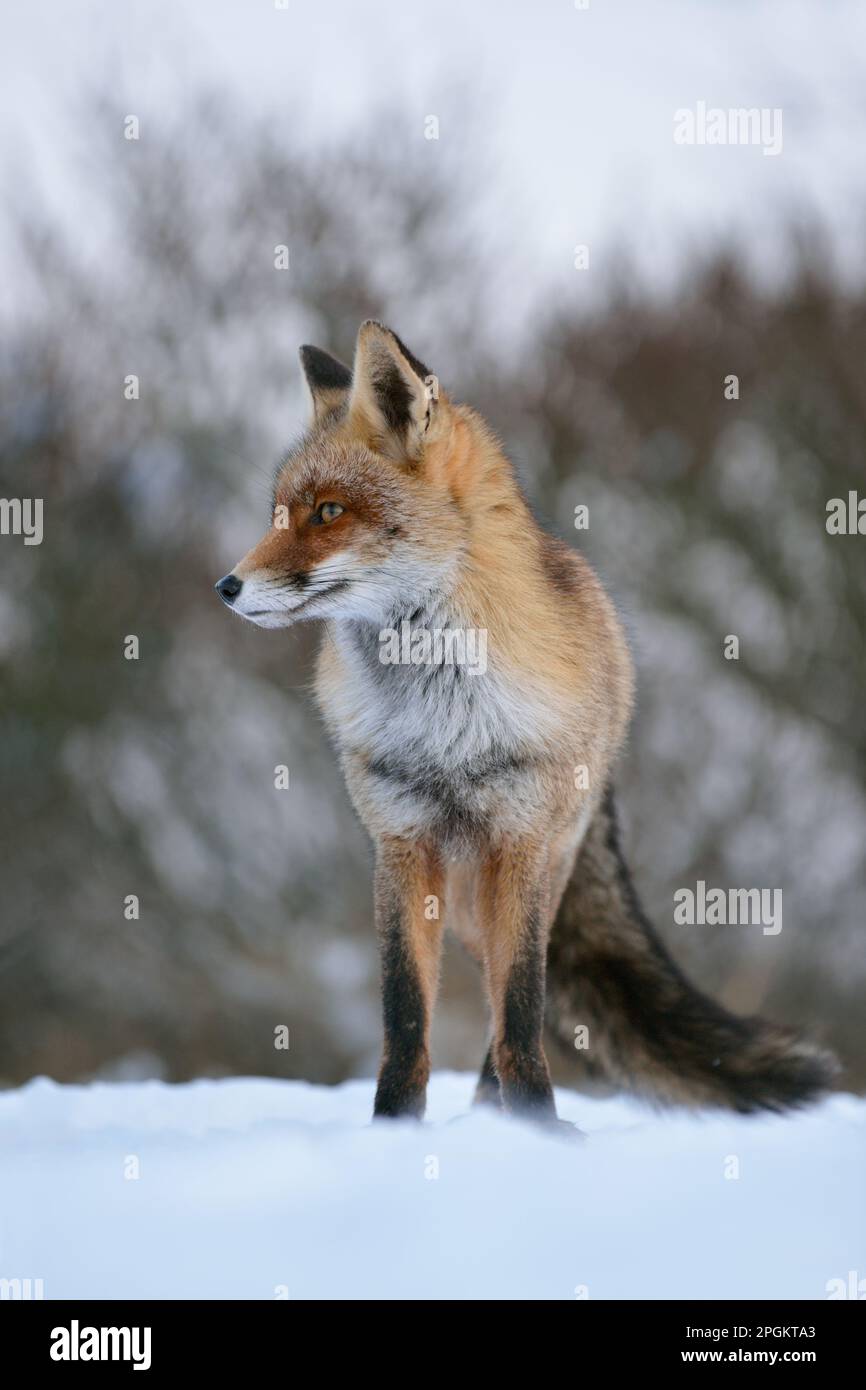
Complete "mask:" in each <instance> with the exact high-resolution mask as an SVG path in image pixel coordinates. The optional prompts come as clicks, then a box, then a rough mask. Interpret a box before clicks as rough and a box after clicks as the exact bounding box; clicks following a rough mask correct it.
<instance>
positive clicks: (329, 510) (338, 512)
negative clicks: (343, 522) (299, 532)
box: [310, 502, 346, 526]
mask: <svg viewBox="0 0 866 1390" xmlns="http://www.w3.org/2000/svg"><path fill="white" fill-rule="evenodd" d="M345 510H346V509H345V507H341V506H340V504H339V502H323V503H322V505H321V506H320V507H319V508H317V510H316V511H315V512H314V513H313V515H312V516H311V517H310V520H311V521H312V522H315V524H316V525H317V526H323V525H324V526H327V525H328V523H329V522H331V521H336V520H337V517H338V516H342V514H343V512H344V511H345Z"/></svg>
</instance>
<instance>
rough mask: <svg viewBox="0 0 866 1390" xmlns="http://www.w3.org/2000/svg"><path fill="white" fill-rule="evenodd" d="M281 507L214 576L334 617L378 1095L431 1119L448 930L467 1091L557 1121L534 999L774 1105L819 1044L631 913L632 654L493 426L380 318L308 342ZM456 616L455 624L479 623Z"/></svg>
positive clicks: (335, 703) (827, 1071)
mask: <svg viewBox="0 0 866 1390" xmlns="http://www.w3.org/2000/svg"><path fill="white" fill-rule="evenodd" d="M301 362H302V366H303V370H304V375H305V377H306V382H307V385H308V388H309V393H310V396H311V401H312V419H311V422H310V426H309V430H308V432H307V434H306V436H305V437H304V439H303V441H302V442H301V443H300V444H299V445H298V446H297V447H295V448H294V449H292V451H291V452H290V454H289V456H288V458H287V459H286V460H285V461H284V462H283V464H282V465H281V467H280V469H279V472H278V474H277V477H276V480H275V486H274V497H273V516H272V524H271V527H270V529H269V530H268V531H267V533H266V534H265V536H264V537H263V539H262V540H261V541H259V543H258V545H256V546H254V547H253V549H252V550H250V552H249V553H248V554H247V555H245V556H244V558H243V559H242V560H241V561H240V563H239V564H237V565H236V566H235V568H234V570H233V571H232V572H231V573H230V574H227V575H226V576H225V578H223V579H221V580H219V582H218V583H217V585H216V588H217V591H218V592H219V594H220V596H221V598H222V599H223V601H224V602H225V603H226V604H228V606H229V607H230V608H231V609H232V610H233V612H235V613H238V614H240V615H241V616H242V617H244V618H247V619H249V620H250V622H253V623H257V624H258V625H259V626H260V627H265V628H280V627H288V626H290V625H291V624H292V623H294V622H299V621H303V620H308V619H314V618H316V619H322V620H323V621H324V622H325V624H326V627H325V633H324V641H323V643H322V647H321V651H320V656H319V662H318V672H317V679H316V695H317V700H318V703H319V706H320V708H321V710H322V712H323V714H324V717H325V721H326V723H327V725H328V727H329V730H330V733H331V736H332V738H333V740H334V743H335V745H336V748H337V752H338V754H339V758H340V762H341V765H342V768H343V771H344V774H345V778H346V782H347V786H348V790H349V793H350V796H351V798H352V801H353V803H354V805H355V807H356V809H357V811H358V814H359V816H360V818H361V820H362V821H363V823H364V825H365V826H366V827H367V829H368V831H369V833H370V835H371V836H372V838H373V840H374V842H375V849H376V867H375V912H376V923H377V931H378V937H379V943H380V948H381V963H382V998H383V1011H384V1047H383V1055H382V1062H381V1066H380V1070H379V1077H378V1085H377V1089H376V1099H375V1108H374V1113H375V1115H376V1116H407V1115H411V1116H421V1115H423V1113H424V1106H425V1094H426V1087H427V1081H428V1077H429V1071H430V1061H429V1033H430V1021H431V1016H432V1013H433V1006H434V1002H435V997H436V991H437V985H438V978H439V955H440V946H441V939H442V931H443V928H444V927H445V926H447V927H448V928H449V929H450V930H452V931H453V932H455V933H456V934H457V936H458V937H459V938H460V940H461V941H462V942H463V943H464V945H465V946H466V948H467V949H468V951H469V952H470V954H471V955H472V956H473V957H474V958H475V960H476V961H477V962H478V965H479V966H480V967H481V970H482V971H483V976H484V981H485V985H486V989H487V994H488V998H489V1003H490V1014H491V1041H490V1047H489V1050H488V1053H487V1057H486V1059H485V1061H484V1065H483V1067H482V1070H481V1076H480V1080H479V1083H478V1090H477V1099H478V1100H479V1101H481V1102H489V1103H494V1104H496V1105H501V1106H503V1107H504V1108H505V1109H506V1110H507V1111H510V1112H514V1113H517V1114H522V1115H527V1116H530V1117H534V1118H537V1119H539V1120H541V1121H545V1122H547V1121H549V1122H551V1123H555V1122H556V1111H555V1105H554V1097H553V1090H552V1087H551V1081H550V1074H549V1071H548V1065H547V1060H546V1057H545V1053H544V1046H543V1039H542V1034H543V1027H544V1023H545V1018H546V1019H547V1022H548V1024H549V1025H551V1027H552V1030H553V1032H554V1034H555V1035H556V1036H557V1037H558V1038H559V1040H560V1041H563V1042H565V1044H566V1045H569V1044H571V1045H572V1046H573V1044H574V1037H575V1030H576V1028H577V1027H578V1026H579V1025H586V1026H587V1027H588V1029H589V1048H588V1052H587V1053H586V1054H584V1055H585V1056H588V1058H589V1059H590V1061H591V1064H592V1067H593V1069H594V1070H595V1071H596V1072H597V1073H598V1074H599V1075H600V1076H604V1077H607V1078H608V1079H611V1080H613V1081H615V1082H616V1083H618V1084H619V1085H621V1086H625V1087H627V1088H631V1089H634V1090H636V1091H639V1092H643V1093H646V1094H648V1095H649V1096H651V1097H654V1098H656V1099H658V1100H662V1101H675V1102H676V1101H678V1102H684V1103H691V1104H717V1105H726V1106H729V1107H732V1108H733V1109H735V1110H739V1111H751V1110H756V1109H760V1108H766V1109H771V1110H781V1109H784V1108H785V1107H788V1106H793V1105H797V1104H799V1103H802V1102H805V1101H808V1100H810V1099H812V1098H814V1097H816V1096H818V1095H819V1094H820V1093H821V1092H822V1091H823V1090H824V1089H826V1088H827V1087H828V1086H829V1084H830V1082H831V1080H832V1077H833V1075H834V1070H835V1064H834V1060H833V1058H832V1057H831V1056H830V1055H829V1054H827V1053H825V1052H823V1051H821V1050H820V1049H819V1048H818V1047H816V1046H814V1045H812V1044H811V1043H810V1042H808V1041H806V1040H803V1039H801V1038H799V1037H798V1036H797V1035H796V1034H795V1033H794V1032H792V1031H790V1030H788V1029H786V1028H783V1027H779V1026H776V1025H774V1024H772V1023H768V1022H765V1021H763V1020H762V1019H758V1018H739V1017H735V1016H734V1015H732V1014H730V1013H728V1012H727V1011H726V1010H725V1009H723V1008H722V1007H721V1006H720V1005H718V1004H716V1003H714V1002H713V1001H712V1000H710V999H708V998H706V997H705V996H704V995H702V994H701V993H699V992H698V990H696V989H695V988H693V987H692V985H691V984H689V982H688V981H687V980H686V978H685V977H684V976H683V975H682V974H681V973H680V971H679V969H678V968H677V966H676V965H675V964H674V962H673V961H672V960H671V958H670V956H669V955H668V953H667V951H666V949H665V947H664V946H663V945H662V943H661V941H660V939H659V937H658V936H657V935H656V934H655V932H654V931H653V929H652V927H651V925H650V924H649V923H648V921H647V920H646V918H645V916H644V914H643V912H642V910H641V907H640V905H639V902H638V899H637V897H636V895H635V892H634V889H633V887H632V883H631V880H630V878H629V874H628V870H627V868H626V866H625V863H624V860H623V857H622V854H621V851H620V845H619V837H618V830H617V820H616V812H615V809H614V798H613V792H612V790H611V778H612V770H613V767H614V764H615V760H616V758H617V754H618V753H619V751H620V749H621V747H622V744H623V741H624V738H625V735H626V730H627V727H628V723H629V719H630V714H631V709H632V699H633V674H632V662H631V657H630V654H629V650H628V647H627V644H626V641H625V638H624V636H623V632H622V628H621V626H620V622H619V619H618V617H617V615H616V612H615V610H614V607H613V604H612V603H611V601H610V599H609V598H608V596H607V594H606V593H605V591H604V589H603V588H602V586H601V584H600V582H599V580H598V579H597V577H596V575H595V574H594V572H593V570H592V569H591V567H590V566H589V564H588V563H587V561H586V560H585V559H584V558H583V557H582V556H581V555H580V554H578V553H576V552H574V551H572V550H571V549H570V548H569V547H568V546H566V545H565V544H564V543H563V542H561V541H559V540H556V539H555V538H553V537H552V536H550V535H548V534H547V533H546V532H545V531H544V530H543V529H542V528H541V527H540V526H539V524H538V523H537V522H536V520H535V519H534V517H533V515H532V513H531V511H530V509H529V506H528V504H527V502H526V500H525V499H524V496H523V493H522V491H521V489H520V486H519V484H518V482H517V480H516V477H515V474H514V472H513V469H512V467H511V465H510V463H509V461H508V459H507V458H506V456H505V454H504V452H503V450H502V448H501V446H500V444H499V442H498V441H497V439H496V438H495V437H494V436H493V434H492V433H491V431H490V429H489V428H488V427H487V425H486V424H485V423H484V421H483V420H482V419H481V418H480V417H479V415H478V414H476V412H475V411H474V410H472V409H471V408H469V407H468V406H466V405H462V404H457V403H455V402H454V401H452V400H451V399H450V397H449V396H448V394H447V393H446V391H445V390H444V389H442V387H440V385H439V381H438V379H437V377H435V376H434V375H433V374H432V373H431V372H429V371H428V369H427V367H425V366H424V365H423V363H421V362H420V361H419V360H418V358H417V357H414V356H413V354H412V353H411V352H410V351H409V350H408V348H406V347H405V346H404V344H403V343H402V342H401V341H400V339H399V338H398V337H397V336H396V334H394V333H392V332H391V331H390V330H389V329H387V328H385V327H384V326H383V325H382V324H380V323H376V322H374V321H372V320H370V321H368V322H366V323H364V324H363V325H362V326H361V329H360V332H359V334H358V340H357V345H356V349H355V357H354V362H353V366H352V369H351V371H350V370H349V368H347V367H346V366H344V365H343V364H342V363H341V362H338V361H337V360H336V359H335V358H333V357H331V356H330V355H329V354H328V353H325V352H323V351H321V350H320V349H319V348H314V347H303V348H302V349H301ZM470 639H472V640H470Z"/></svg>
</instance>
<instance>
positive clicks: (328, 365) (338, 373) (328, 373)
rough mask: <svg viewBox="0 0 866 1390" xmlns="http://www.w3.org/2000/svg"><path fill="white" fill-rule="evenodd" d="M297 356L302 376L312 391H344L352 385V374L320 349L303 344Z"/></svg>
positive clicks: (309, 344)
mask: <svg viewBox="0 0 866 1390" xmlns="http://www.w3.org/2000/svg"><path fill="white" fill-rule="evenodd" d="M299 356H300V359H301V366H302V367H303V369H304V375H305V377H306V378H307V381H308V382H309V383H310V386H311V388H312V389H313V390H317V389H318V390H320V391H326V390H345V389H346V388H347V387H349V386H351V384H352V373H351V372H350V371H349V368H348V367H346V366H344V364H343V363H342V362H338V361H337V359H336V357H332V356H331V354H330V353H329V352H324V351H323V350H322V348H317V347H313V345H312V343H304V344H303V346H302V347H301V349H300V352H299Z"/></svg>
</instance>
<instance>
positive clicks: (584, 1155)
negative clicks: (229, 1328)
mask: <svg viewBox="0 0 866 1390" xmlns="http://www.w3.org/2000/svg"><path fill="white" fill-rule="evenodd" d="M472 1085H473V1082H472V1078H470V1077H468V1076H459V1075H454V1074H447V1073H443V1074H439V1075H437V1076H436V1077H434V1079H433V1082H432V1084H431V1088H430V1104H429V1109H428V1120H427V1122H426V1123H425V1124H424V1125H423V1126H417V1125H412V1124H396V1125H394V1124H391V1125H384V1126H382V1125H375V1126H374V1125H371V1124H370V1107H371V1103H372V1095H373V1086H372V1083H371V1082H368V1081H355V1082H349V1083H347V1084H346V1085H344V1086H340V1087H337V1088H333V1089H329V1088H324V1087H317V1086H308V1085H305V1084H304V1083H302V1082H295V1081H292V1082H279V1081H259V1080H229V1081H199V1082H195V1083H193V1084H190V1085H184V1086H167V1085H164V1084H162V1083H159V1082H146V1083H136V1084H123V1085H113V1084H112V1085H109V1084H95V1085H91V1086H82V1087H67V1086H58V1085H56V1084H54V1083H53V1082H49V1081H45V1080H39V1081H35V1082H32V1083H30V1084H29V1085H27V1086H25V1087H23V1088H22V1089H20V1090H17V1091H10V1092H6V1093H4V1094H2V1095H0V1152H2V1159H0V1168H2V1184H0V1278H6V1279H14V1278H20V1279H25V1278H30V1279H42V1280H43V1288H44V1296H45V1297H46V1298H78V1297H81V1298H112V1297H114V1298H144V1297H150V1298H264V1299H269V1298H274V1297H288V1298H293V1299H305V1298H326V1299H330V1298H335V1299H357V1298H429V1299H437V1298H484V1299H531V1298H544V1299H574V1298H576V1297H589V1298H596V1299H599V1298H716V1297H717V1298H725V1297H740V1298H783V1299H793V1298H806V1299H822V1298H826V1297H827V1288H828V1284H829V1283H830V1281H832V1280H842V1281H845V1283H846V1285H847V1283H848V1281H849V1278H850V1272H851V1271H856V1272H857V1276H856V1277H858V1278H860V1279H863V1278H864V1276H866V1239H864V1230H866V1196H864V1194H866V1180H864V1174H866V1162H864V1159H866V1142H864V1141H866V1101H864V1100H859V1099H855V1098H853V1097H851V1096H837V1097H833V1098H832V1099H830V1100H828V1101H826V1102H825V1103H824V1104H823V1105H821V1106H819V1107H817V1108H815V1109H813V1110H811V1111H807V1112H805V1113H802V1114H799V1115H797V1116H795V1117H793V1118H785V1119H782V1118H775V1117H772V1118H761V1119H757V1120H750V1119H740V1118H735V1117H730V1116H727V1115H721V1114H717V1113H714V1114H709V1113H707V1114H703V1115H700V1116H694V1115H688V1114H684V1113H682V1112H668V1113H666V1114H663V1115H659V1114H657V1113H654V1112H652V1111H650V1110H647V1109H645V1108H643V1107H642V1106H640V1105H638V1104H636V1103H634V1102H632V1101H627V1100H624V1099H612V1100H595V1099H588V1098H586V1097H585V1096H581V1095H577V1094H573V1093H570V1092H567V1091H561V1092H559V1095H558V1101H559V1108H560V1114H561V1115H563V1116H565V1117H566V1118H568V1119H569V1120H572V1121H574V1122H575V1123H577V1124H579V1126H580V1128H581V1129H582V1130H583V1132H584V1133H585V1135H586V1136H587V1137H586V1139H584V1140H583V1141H580V1140H571V1139H570V1138H567V1137H566V1138H558V1137H552V1136H550V1135H547V1134H541V1133H538V1132H536V1131H535V1130H533V1129H532V1128H529V1127H527V1126H525V1125H523V1124H518V1123H515V1122H513V1121H508V1120H506V1119H504V1118H501V1117H500V1116H497V1115H494V1114H489V1113H478V1112H473V1113H472V1114H469V1113H468V1105H469V1099H470V1096H471V1092H472ZM136 1173H137V1174H138V1176H135V1174H136ZM737 1173H738V1176H734V1174H737ZM831 1287H832V1286H831ZM864 1288H866V1285H864Z"/></svg>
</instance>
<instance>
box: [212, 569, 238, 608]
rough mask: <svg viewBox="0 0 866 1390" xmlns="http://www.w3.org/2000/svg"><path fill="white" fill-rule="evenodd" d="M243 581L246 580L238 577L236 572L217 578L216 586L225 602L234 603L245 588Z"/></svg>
mask: <svg viewBox="0 0 866 1390" xmlns="http://www.w3.org/2000/svg"><path fill="white" fill-rule="evenodd" d="M243 583H244V581H243V580H242V579H238V577H237V575H236V574H226V575H224V576H223V578H222V579H218V580H217V582H216V584H214V588H215V589H216V591H217V593H218V594H219V596H220V598H221V599H222V600H223V602H224V603H234V601H235V599H236V598H237V596H238V594H239V593H240V591H241V589H242V588H243Z"/></svg>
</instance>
